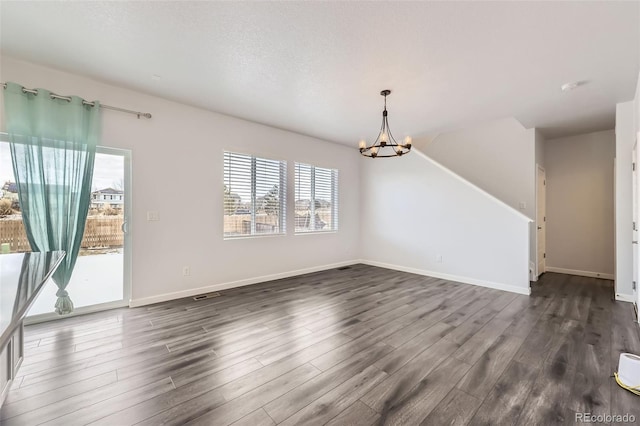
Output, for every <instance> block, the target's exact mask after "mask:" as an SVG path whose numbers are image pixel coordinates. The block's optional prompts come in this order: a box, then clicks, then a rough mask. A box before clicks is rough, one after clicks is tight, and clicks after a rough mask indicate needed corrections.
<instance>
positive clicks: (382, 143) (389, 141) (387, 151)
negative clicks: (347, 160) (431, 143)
mask: <svg viewBox="0 0 640 426" xmlns="http://www.w3.org/2000/svg"><path fill="white" fill-rule="evenodd" d="M390 93H391V90H383V91H382V92H380V94H381V95H382V96H384V110H383V111H382V127H381V128H380V133H378V137H377V138H376V140H375V142H373V145H371V146H367V142H366V141H365V140H364V139H363V140H361V141H360V154H362V155H364V156H365V157H371V158H376V157H400V156H402V155H404V154H407V153H408V152H409V151H411V137H410V136H407V137H406V138H404V143H402V144H400V143H398V142H397V141H396V139H395V138H394V137H393V135H392V134H391V129H390V128H389V122H388V121H387V95H389V94H390ZM383 150H384V151H383Z"/></svg>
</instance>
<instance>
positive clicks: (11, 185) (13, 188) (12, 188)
mask: <svg viewBox="0 0 640 426" xmlns="http://www.w3.org/2000/svg"><path fill="white" fill-rule="evenodd" d="M2 190H3V191H7V192H14V193H17V192H18V185H16V183H15V182H5V183H4V185H3V186H2Z"/></svg>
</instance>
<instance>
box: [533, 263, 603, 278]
mask: <svg viewBox="0 0 640 426" xmlns="http://www.w3.org/2000/svg"><path fill="white" fill-rule="evenodd" d="M545 269H546V272H557V273H558V274H569V275H578V276H580V277H591V278H603V279H605V280H612V279H614V276H613V274H605V273H602V272H591V271H579V270H577V269H566V268H556V267H555V266H547V267H546V268H545Z"/></svg>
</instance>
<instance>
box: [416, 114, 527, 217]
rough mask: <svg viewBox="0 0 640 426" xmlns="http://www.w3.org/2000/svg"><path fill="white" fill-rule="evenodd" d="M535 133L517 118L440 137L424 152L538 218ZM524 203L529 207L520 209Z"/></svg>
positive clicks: (481, 125) (506, 201) (497, 196)
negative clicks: (536, 208) (536, 206)
mask: <svg viewBox="0 0 640 426" xmlns="http://www.w3.org/2000/svg"><path fill="white" fill-rule="evenodd" d="M534 133H535V130H533V129H526V128H524V127H523V126H522V124H520V122H518V120H516V119H515V118H513V117H508V118H503V119H500V120H494V121H490V122H487V123H483V124H480V125H478V126H473V127H468V128H465V129H462V130H458V131H454V132H449V133H443V134H440V135H438V136H437V137H436V138H435V139H434V140H433V141H432V142H431V143H429V144H428V145H427V146H426V148H425V149H424V150H423V151H424V153H425V154H426V155H428V156H429V157H431V158H433V159H434V160H436V161H437V162H438V163H440V164H442V165H443V166H445V167H446V168H448V169H450V170H452V171H453V172H455V173H457V174H459V175H460V176H462V177H463V178H465V179H466V180H468V181H469V182H472V183H473V184H475V185H477V186H479V187H480V188H482V189H484V190H485V191H487V192H488V193H489V194H491V195H493V196H495V197H496V198H498V199H500V200H502V201H504V202H505V203H507V204H508V205H510V206H511V207H513V208H515V209H518V210H521V211H522V213H524V214H525V215H527V216H528V217H530V218H531V219H534V218H535V211H536V210H535V180H534V179H533V178H532V176H534V177H535V142H534ZM522 202H524V203H525V204H526V207H525V208H524V209H522V208H520V203H522Z"/></svg>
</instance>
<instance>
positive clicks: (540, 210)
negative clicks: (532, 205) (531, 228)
mask: <svg viewBox="0 0 640 426" xmlns="http://www.w3.org/2000/svg"><path fill="white" fill-rule="evenodd" d="M546 200H547V180H546V175H545V172H544V169H543V168H542V167H540V166H538V167H537V179H536V205H537V210H536V227H537V237H538V238H537V240H538V250H537V259H538V276H540V275H541V274H544V272H545V270H546V239H545V238H546V230H547V218H546V215H547V205H546Z"/></svg>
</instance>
